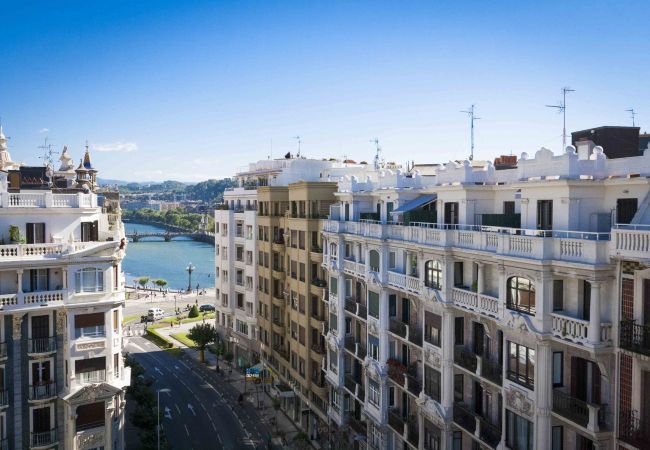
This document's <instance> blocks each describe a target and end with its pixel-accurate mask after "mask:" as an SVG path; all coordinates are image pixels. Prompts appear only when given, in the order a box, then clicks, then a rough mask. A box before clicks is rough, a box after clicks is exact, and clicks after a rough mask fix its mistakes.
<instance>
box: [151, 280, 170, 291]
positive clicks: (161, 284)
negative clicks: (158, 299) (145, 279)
mask: <svg viewBox="0 0 650 450" xmlns="http://www.w3.org/2000/svg"><path fill="white" fill-rule="evenodd" d="M153 282H154V284H155V285H156V286H158V287H159V288H160V289H162V288H164V287H165V286H167V280H165V279H163V278H158V279H157V280H153Z"/></svg>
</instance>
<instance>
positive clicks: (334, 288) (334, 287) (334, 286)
mask: <svg viewBox="0 0 650 450" xmlns="http://www.w3.org/2000/svg"><path fill="white" fill-rule="evenodd" d="M338 281H339V280H338V279H337V278H336V277H330V292H331V293H332V295H337V294H338V291H339V290H338Z"/></svg>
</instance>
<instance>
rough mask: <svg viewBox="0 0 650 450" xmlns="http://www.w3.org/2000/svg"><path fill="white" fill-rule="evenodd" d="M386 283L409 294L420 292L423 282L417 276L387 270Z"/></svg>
mask: <svg viewBox="0 0 650 450" xmlns="http://www.w3.org/2000/svg"><path fill="white" fill-rule="evenodd" d="M387 278H388V280H387V281H388V284H389V285H390V286H392V287H394V288H396V289H399V290H401V291H403V292H406V293H409V294H418V295H419V294H421V293H422V288H423V287H424V282H423V281H422V280H420V279H419V278H418V277H412V276H410V275H406V274H403V273H397V272H391V271H390V270H389V271H388V277H387Z"/></svg>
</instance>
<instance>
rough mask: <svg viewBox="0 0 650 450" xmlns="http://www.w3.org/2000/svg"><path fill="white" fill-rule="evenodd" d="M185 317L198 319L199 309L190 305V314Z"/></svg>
mask: <svg viewBox="0 0 650 450" xmlns="http://www.w3.org/2000/svg"><path fill="white" fill-rule="evenodd" d="M187 317H189V318H190V319H193V318H195V317H199V307H198V306H196V305H192V309H190V312H189V313H188V314H187Z"/></svg>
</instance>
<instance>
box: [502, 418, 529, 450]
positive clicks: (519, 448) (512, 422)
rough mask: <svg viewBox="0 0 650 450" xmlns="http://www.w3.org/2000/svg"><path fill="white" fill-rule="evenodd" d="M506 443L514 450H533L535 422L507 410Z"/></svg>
mask: <svg viewBox="0 0 650 450" xmlns="http://www.w3.org/2000/svg"><path fill="white" fill-rule="evenodd" d="M506 445H507V446H508V447H510V448H511V449H512V450H533V448H535V446H534V443H533V423H532V422H529V421H528V420H526V419H524V418H523V417H521V416H518V415H517V414H515V413H513V412H512V411H508V410H506Z"/></svg>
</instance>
